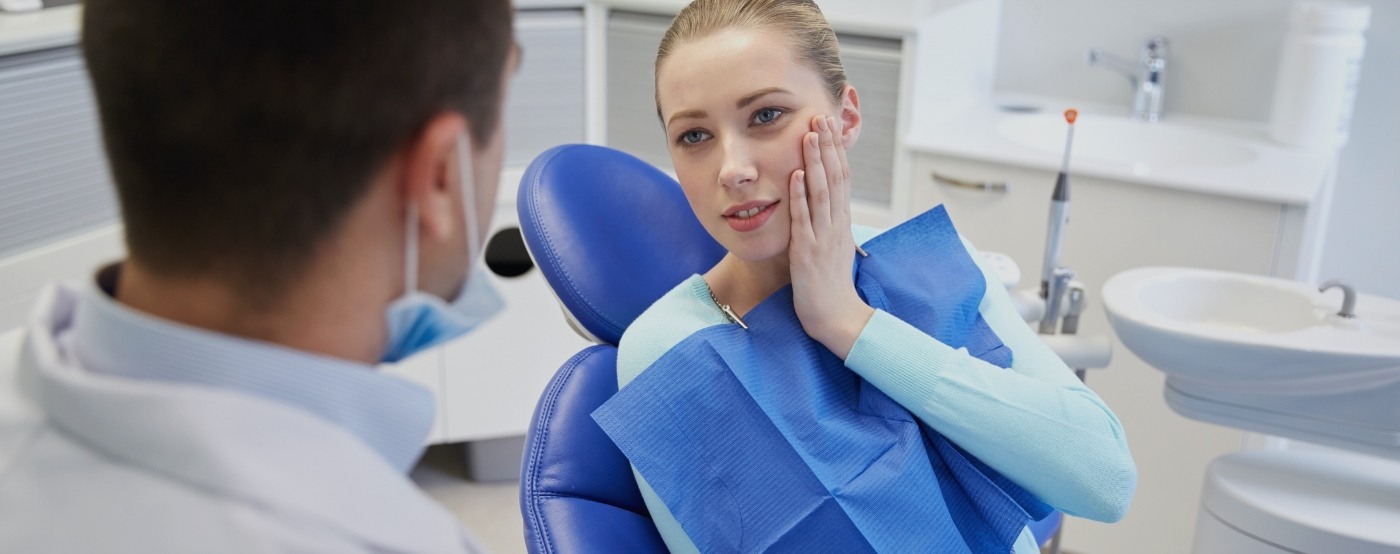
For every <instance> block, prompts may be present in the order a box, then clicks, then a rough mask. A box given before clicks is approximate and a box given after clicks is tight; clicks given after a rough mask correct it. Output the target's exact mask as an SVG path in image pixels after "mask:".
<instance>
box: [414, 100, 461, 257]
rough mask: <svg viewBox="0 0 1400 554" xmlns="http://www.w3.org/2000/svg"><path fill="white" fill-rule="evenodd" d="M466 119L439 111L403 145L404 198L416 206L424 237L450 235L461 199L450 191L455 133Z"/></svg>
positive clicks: (454, 180) (455, 180) (455, 171)
mask: <svg viewBox="0 0 1400 554" xmlns="http://www.w3.org/2000/svg"><path fill="white" fill-rule="evenodd" d="M466 127H467V121H466V119H465V118H463V117H462V116H461V115H459V114H456V113H450V112H443V113H440V114H438V115H436V116H434V117H433V118H432V119H430V120H428V123H427V124H426V125H424V126H423V130H422V131H419V133H418V134H417V135H416V136H415V137H414V138H412V139H411V140H410V141H409V142H408V144H406V145H405V146H404V151H403V152H402V160H403V162H402V163H403V164H404V167H403V173H402V179H403V189H404V202H406V203H412V204H413V205H415V206H417V207H418V225H419V231H420V233H422V237H423V239H424V240H430V241H433V242H440V241H444V240H447V239H448V238H450V237H451V236H452V233H453V231H454V229H453V228H454V227H455V226H456V225H457V224H456V222H455V221H454V220H453V218H454V217H455V215H456V213H457V210H460V209H461V208H460V206H461V204H462V202H461V200H458V199H454V198H453V196H452V191H453V189H454V188H456V187H457V186H458V185H457V183H460V182H461V181H460V176H459V175H458V172H459V171H461V170H462V168H459V167H457V142H458V137H460V136H461V134H462V133H463V132H465V130H466Z"/></svg>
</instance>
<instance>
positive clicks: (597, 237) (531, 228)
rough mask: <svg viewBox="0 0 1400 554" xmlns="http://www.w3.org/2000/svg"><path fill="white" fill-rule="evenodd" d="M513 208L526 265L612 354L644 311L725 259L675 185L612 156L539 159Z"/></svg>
mask: <svg viewBox="0 0 1400 554" xmlns="http://www.w3.org/2000/svg"><path fill="white" fill-rule="evenodd" d="M516 205H517V208H518V210H519V212H520V227H521V233H522V234H524V236H525V246H526V247H527V248H528V249H529V251H530V256H531V257H532V258H533V259H534V260H535V264H536V265H538V266H539V268H540V272H541V273H542V274H543V275H544V278H545V281H547V282H548V283H549V286H550V288H552V289H554V294H555V295H557V296H558V297H559V302H560V304H562V305H563V307H564V310H565V312H566V313H567V314H568V315H569V317H571V318H572V319H573V322H574V323H575V324H576V328H579V329H580V331H581V332H584V333H586V334H587V335H588V338H590V339H594V340H595V341H597V342H602V343H606V344H613V345H616V344H617V341H618V339H620V338H622V332H623V331H624V330H626V329H627V326H628V325H631V324H632V320H634V319H636V318H637V316H639V315H641V313H642V311H644V310H646V309H647V307H648V306H651V304H652V302H655V301H656V299H657V298H660V297H661V295H663V294H666V292H667V291H669V290H671V288H672V287H675V286H676V284H678V283H680V282H681V281H684V280H685V279H686V278H687V277H690V276H691V275H693V274H695V273H703V272H705V271H707V270H709V269H710V268H711V267H713V266H714V264H715V262H718V261H719V259H720V258H721V257H723V256H724V253H725V251H724V247H722V246H720V245H719V243H717V242H715V241H714V239H712V238H710V235H709V234H708V233H706V232H705V229H704V228H703V227H701V226H700V222H699V221H698V220H696V219H695V214H694V213H693V212H691V210H690V204H689V203H687V202H686V200H685V194H684V193H683V192H682V191H681V188H680V184H679V183H677V182H676V180H675V179H672V178H671V177H670V176H669V175H667V174H665V173H663V172H662V171H661V170H658V169H656V168H655V167H653V166H652V165H651V164H648V163H646V162H644V161H642V160H639V159H637V158H636V157H634V156H632V155H630V154H627V153H625V152H621V151H618V150H613V149H611V148H606V147H602V146H591V145H585V144H570V145H565V146H559V147H555V148H552V149H550V150H548V151H546V152H545V153H543V154H541V155H540V156H539V157H538V158H535V161H534V162H532V163H531V164H530V167H529V168H528V169H526V170H525V176H524V177H523V178H522V179H521V182H520V193H519V196H518V197H517V200H516Z"/></svg>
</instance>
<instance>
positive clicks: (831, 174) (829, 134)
mask: <svg viewBox="0 0 1400 554" xmlns="http://www.w3.org/2000/svg"><path fill="white" fill-rule="evenodd" d="M819 126H820V127H821V132H820V133H819V136H820V139H821V140H820V144H821V154H822V161H823V162H824V163H823V164H822V165H823V166H824V167H825V169H826V183H827V189H828V190H829V191H830V195H831V209H832V211H833V213H832V216H833V218H834V217H835V216H837V215H838V214H837V212H840V213H844V212H845V211H846V209H845V206H843V205H842V203H843V202H844V201H845V200H846V198H847V197H848V195H849V193H847V192H846V190H847V189H849V188H850V183H849V179H847V177H846V173H847V170H846V169H845V168H844V167H842V165H843V164H842V163H841V157H840V154H839V153H838V152H837V148H838V145H839V144H840V140H839V137H838V136H837V132H836V118H834V117H830V116H822V117H821V122H820V123H819Z"/></svg>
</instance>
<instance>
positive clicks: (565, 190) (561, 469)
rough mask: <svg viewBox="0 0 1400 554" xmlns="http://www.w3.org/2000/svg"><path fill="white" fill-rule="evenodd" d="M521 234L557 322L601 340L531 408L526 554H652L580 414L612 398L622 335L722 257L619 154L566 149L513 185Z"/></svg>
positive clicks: (525, 477)
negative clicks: (557, 311)
mask: <svg viewBox="0 0 1400 554" xmlns="http://www.w3.org/2000/svg"><path fill="white" fill-rule="evenodd" d="M517 209H518V211H519V213H520V227H521V233H522V234H523V235H524V237H525V245H526V247H527V248H528V250H529V251H530V256H531V258H533V259H534V261H535V264H536V265H537V266H539V268H540V273H541V274H543V275H544V277H545V280H546V281H547V282H548V283H549V286H550V288H551V289H553V290H554V293H555V295H556V296H557V297H558V298H559V303H560V305H561V306H562V307H563V308H564V312H565V315H566V316H567V317H568V318H569V319H570V323H571V324H573V325H574V328H575V329H576V330H578V331H579V332H580V333H581V334H584V335H585V336H587V337H588V338H590V339H592V340H594V341H596V342H600V343H603V344H602V345H598V346H593V347H590V348H588V349H585V350H584V351H582V352H580V353H578V355H576V356H574V357H573V358H571V359H570V360H569V361H567V362H565V364H564V365H563V367H561V368H560V369H559V371H558V372H557V373H556V374H555V376H554V378H553V379H552V380H551V381H550V383H549V385H548V386H547V387H546V388H545V392H544V394H543V395H542V396H541V397H540V401H539V403H538V404H537V405H536V407H535V415H534V419H533V421H531V423H530V431H529V436H528V437H527V438H526V447H525V459H524V463H523V465H522V467H521V473H520V507H521V512H522V515H523V516H524V519H525V543H526V546H527V547H528V548H529V550H530V552H570V553H573V552H584V553H587V552H599V553H603V552H608V553H611V552H664V551H665V545H664V544H663V543H662V542H661V536H660V534H659V533H657V531H656V527H655V526H654V525H653V524H652V522H651V517H650V515H648V513H647V508H646V505H645V504H644V503H643V501H642V497H641V493H640V492H639V491H638V489H637V483H636V481H635V480H634V478H633V476H632V471H631V466H630V465H628V463H627V459H626V458H625V457H623V455H622V452H621V451H619V450H618V449H617V447H616V446H614V445H613V443H612V440H610V439H609V438H608V437H607V435H606V434H604V433H603V430H602V429H601V428H599V427H598V425H597V424H596V423H594V422H593V418H592V417H590V415H589V414H591V413H592V412H593V410H594V409H596V408H597V407H598V406H600V405H602V403H603V402H605V401H607V399H608V398H610V397H611V396H612V395H613V393H616V392H617V348H616V344H617V342H618V339H620V338H621V337H622V332H623V331H625V330H626V329H627V326H628V325H630V324H631V323H632V321H633V320H635V319H636V318H637V316H638V315H641V313H642V311H644V310H646V308H647V307H648V306H651V304H652V302H655V301H656V299H657V298H660V297H661V295H663V294H665V293H666V292H667V291H669V290H671V289H672V288H673V287H675V286H676V284H678V283H680V282H681V281H683V280H685V279H686V278H687V277H690V276H691V275H692V274H695V273H703V272H705V271H706V270H708V269H709V268H710V267H712V266H713V265H714V264H715V262H717V261H719V259H720V258H721V257H723V256H724V249H723V247H721V246H720V245H719V244H718V243H716V242H714V240H713V239H711V238H710V236H709V234H708V233H706V232H705V230H704V228H703V227H701V226H700V222H699V221H697V220H696V219H695V215H694V214H693V213H692V212H691V211H690V206H689V204H688V203H687V202H686V199H685V195H684V193H683V192H682V191H681V188H680V184H679V183H677V182H676V181H675V179H672V178H671V177H670V176H668V175H666V174H665V173H663V172H661V171H660V170H658V169H656V168H655V167H652V166H651V165H650V164H647V163H646V162H643V161H641V160H639V159H637V158H635V157H633V156H631V155H629V154H626V153H623V152H620V151H617V150H613V149H611V148H604V147H600V146H588V145H566V146H560V147H557V148H553V149H551V150H549V151H546V152H545V153H544V154H541V155H540V156H539V157H538V158H536V159H535V161H534V162H532V163H531V164H530V167H529V168H528V169H526V171H525V176H524V177H523V178H522V180H521V183H520V192H519V196H518V197H517Z"/></svg>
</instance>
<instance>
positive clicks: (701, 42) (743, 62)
mask: <svg viewBox="0 0 1400 554" xmlns="http://www.w3.org/2000/svg"><path fill="white" fill-rule="evenodd" d="M848 97H849V98H850V102H846V104H847V105H848V107H849V108H850V110H843V109H842V105H841V104H838V103H837V102H836V101H835V100H833V99H832V97H831V95H830V94H829V93H828V92H827V89H826V86H825V84H824V83H823V82H822V79H821V77H820V76H819V75H818V74H817V72H816V71H815V70H813V69H812V68H811V67H810V66H808V65H807V64H804V63H802V62H801V61H800V60H799V59H798V58H797V57H796V55H795V54H794V53H793V47H792V46H791V45H789V44H788V42H787V41H785V40H783V39H782V37H781V36H780V34H779V33H776V32H772V31H752V30H726V31H721V32H719V33H717V34H714V35H710V36H707V37H704V38H700V39H694V40H690V41H687V42H684V43H681V44H680V45H679V46H678V47H676V48H675V49H674V50H673V51H672V53H671V57H670V58H668V59H667V60H666V61H665V62H664V63H663V64H662V66H661V68H660V70H659V71H658V75H657V100H658V103H659V105H660V108H661V118H662V122H663V123H664V125H665V128H666V137H667V142H668V144H669V148H670V152H671V160H672V162H674V164H675V167H676V174H677V176H678V177H679V178H680V182H681V188H682V189H684V191H685V196H686V198H687V200H689V201H690V207H691V209H693V210H695V215H696V217H697V218H699V219H700V223H701V224H702V225H704V227H705V230H706V231H709V233H710V235H711V236H713V237H714V238H715V240H717V241H718V242H719V243H720V244H722V245H724V247H725V248H726V249H727V250H729V252H731V253H733V254H734V255H735V256H737V257H739V258H740V259H743V260H745V261H750V262H758V261H764V260H770V259H773V258H775V257H777V256H780V255H783V254H786V253H787V249H788V237H789V232H790V227H791V218H790V216H789V211H788V210H789V206H788V191H789V183H790V182H791V179H792V175H793V172H794V171H795V170H797V169H800V168H802V167H803V160H802V137H803V136H804V135H806V133H808V132H810V131H811V130H812V129H811V122H812V118H813V117H814V116H816V115H829V116H834V117H836V119H837V125H838V126H843V127H849V128H848V129H847V130H848V131H850V132H849V133H842V135H843V137H845V138H846V139H848V140H846V146H847V147H849V146H850V142H851V141H854V137H855V133H854V130H855V127H858V125H859V113H858V112H854V114H855V115H854V120H852V119H851V113H845V114H843V112H851V111H854V108H855V106H854V105H853V104H852V102H853V101H854V97H855V95H854V91H850V92H849V93H848ZM843 115H845V117H844V118H843V117H842V116H843ZM852 122H854V126H852V125H851V124H852Z"/></svg>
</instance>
